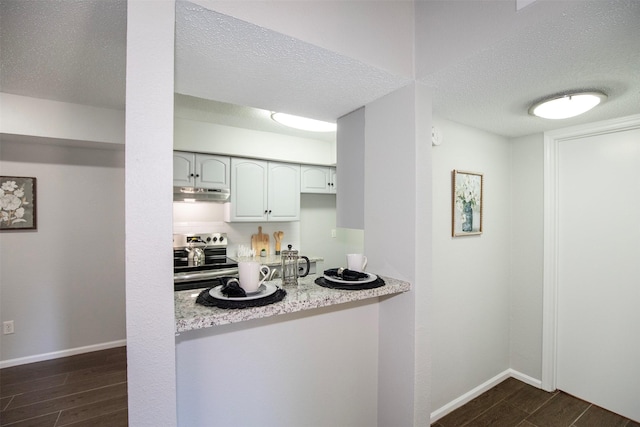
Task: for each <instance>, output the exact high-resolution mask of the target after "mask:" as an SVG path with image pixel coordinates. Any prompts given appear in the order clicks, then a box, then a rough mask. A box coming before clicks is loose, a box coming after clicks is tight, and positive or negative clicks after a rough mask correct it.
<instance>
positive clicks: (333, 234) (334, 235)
mask: <svg viewBox="0 0 640 427" xmlns="http://www.w3.org/2000/svg"><path fill="white" fill-rule="evenodd" d="M331 237H333V238H334V239H335V238H336V229H335V228H332V229H331Z"/></svg>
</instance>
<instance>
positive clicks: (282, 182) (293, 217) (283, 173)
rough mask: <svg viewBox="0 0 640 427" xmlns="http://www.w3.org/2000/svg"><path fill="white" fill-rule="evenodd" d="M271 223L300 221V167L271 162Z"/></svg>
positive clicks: (269, 204)
mask: <svg viewBox="0 0 640 427" xmlns="http://www.w3.org/2000/svg"><path fill="white" fill-rule="evenodd" d="M268 207H269V209H268V211H269V221H297V220H299V219H300V165H294V164H290V163H275V162H269V200H268Z"/></svg>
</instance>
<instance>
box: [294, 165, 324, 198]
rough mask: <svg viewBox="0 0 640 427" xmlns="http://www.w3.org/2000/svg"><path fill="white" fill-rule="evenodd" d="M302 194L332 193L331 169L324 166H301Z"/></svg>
mask: <svg viewBox="0 0 640 427" xmlns="http://www.w3.org/2000/svg"><path fill="white" fill-rule="evenodd" d="M300 192H302V193H330V192H331V176H330V171H329V168H328V167H324V166H301V167H300Z"/></svg>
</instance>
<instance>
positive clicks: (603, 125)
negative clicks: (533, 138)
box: [542, 114, 640, 391]
mask: <svg viewBox="0 0 640 427" xmlns="http://www.w3.org/2000/svg"><path fill="white" fill-rule="evenodd" d="M638 128H640V114H636V115H632V116H627V117H622V118H619V119H612V120H606V121H602V122H596V123H591V124H587V125H581V126H573V127H569V128H565V129H560V130H556V131H551V132H545V133H544V202H543V203H544V207H543V212H544V220H543V224H544V235H543V238H544V244H543V251H544V254H543V278H542V280H543V291H542V295H543V297H542V298H543V300H542V388H543V389H544V390H546V391H554V390H556V379H557V345H558V323H557V322H558V268H559V259H558V244H559V242H558V238H559V230H558V226H559V225H558V207H559V203H558V202H559V197H560V194H559V191H558V184H559V181H558V180H559V170H558V167H559V165H558V160H559V159H558V152H559V148H560V144H561V143H562V142H563V141H568V140H573V139H578V138H585V137H589V136H597V135H604V134H608V133H615V132H623V131H627V130H634V129H638Z"/></svg>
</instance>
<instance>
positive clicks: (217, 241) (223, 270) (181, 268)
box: [173, 233, 238, 291]
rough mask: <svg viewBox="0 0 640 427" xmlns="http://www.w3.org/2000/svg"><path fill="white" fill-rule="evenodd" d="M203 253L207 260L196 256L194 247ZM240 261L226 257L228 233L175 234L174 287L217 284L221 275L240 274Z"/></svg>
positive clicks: (179, 288)
mask: <svg viewBox="0 0 640 427" xmlns="http://www.w3.org/2000/svg"><path fill="white" fill-rule="evenodd" d="M194 248H200V249H202V251H203V252H204V260H203V261H196V260H195V259H194V254H193V249H194ZM237 274H238V263H237V262H236V261H234V260H232V259H230V258H227V236H226V234H224V233H200V234H174V235H173V283H174V290H176V291H177V290H184V289H196V288H206V287H211V286H215V284H211V283H212V281H214V283H219V278H220V277H230V276H234V275H235V276H237Z"/></svg>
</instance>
